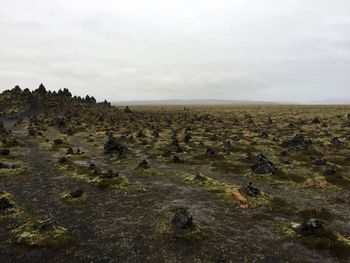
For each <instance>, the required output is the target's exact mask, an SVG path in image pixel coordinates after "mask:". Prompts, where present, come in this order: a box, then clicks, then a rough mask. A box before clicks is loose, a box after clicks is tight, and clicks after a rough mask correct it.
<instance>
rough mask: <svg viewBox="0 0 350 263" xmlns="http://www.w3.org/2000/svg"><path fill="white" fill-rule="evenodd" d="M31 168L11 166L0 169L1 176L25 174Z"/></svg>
mask: <svg viewBox="0 0 350 263" xmlns="http://www.w3.org/2000/svg"><path fill="white" fill-rule="evenodd" d="M29 171H30V169H29V168H27V167H19V168H14V169H12V168H9V169H0V176H9V177H11V176H15V175H19V174H24V173H27V172H29Z"/></svg>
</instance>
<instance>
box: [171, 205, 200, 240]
mask: <svg viewBox="0 0 350 263" xmlns="http://www.w3.org/2000/svg"><path fill="white" fill-rule="evenodd" d="M171 223H172V225H173V227H174V230H175V231H174V237H175V238H184V237H185V236H186V235H187V234H188V233H190V232H191V231H192V230H193V229H194V228H195V225H194V223H193V217H192V214H191V213H190V212H189V211H188V210H187V209H186V208H183V207H181V208H178V209H177V211H176V212H175V215H174V217H173V219H172V220H171Z"/></svg>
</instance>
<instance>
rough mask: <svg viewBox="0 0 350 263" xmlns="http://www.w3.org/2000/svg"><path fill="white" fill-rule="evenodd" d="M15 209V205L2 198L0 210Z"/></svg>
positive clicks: (0, 199)
mask: <svg viewBox="0 0 350 263" xmlns="http://www.w3.org/2000/svg"><path fill="white" fill-rule="evenodd" d="M11 207H13V203H12V202H11V200H9V199H8V198H6V197H2V198H0V210H5V209H8V208H11Z"/></svg>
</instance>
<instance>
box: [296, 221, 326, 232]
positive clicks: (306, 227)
mask: <svg viewBox="0 0 350 263" xmlns="http://www.w3.org/2000/svg"><path fill="white" fill-rule="evenodd" d="M297 230H298V231H299V232H300V233H301V234H302V235H305V236H322V235H324V234H325V233H326V227H325V223H324V222H323V221H322V220H320V219H316V218H310V219H309V220H307V221H305V222H303V223H302V224H300V226H299V227H298V228H297Z"/></svg>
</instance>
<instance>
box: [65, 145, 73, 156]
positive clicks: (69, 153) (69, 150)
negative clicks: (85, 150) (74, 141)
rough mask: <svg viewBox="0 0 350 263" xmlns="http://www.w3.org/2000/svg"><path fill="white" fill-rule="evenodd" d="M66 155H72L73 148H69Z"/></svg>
mask: <svg viewBox="0 0 350 263" xmlns="http://www.w3.org/2000/svg"><path fill="white" fill-rule="evenodd" d="M66 154H68V155H72V154H74V150H73V148H72V147H69V148H68V149H67V152H66Z"/></svg>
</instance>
